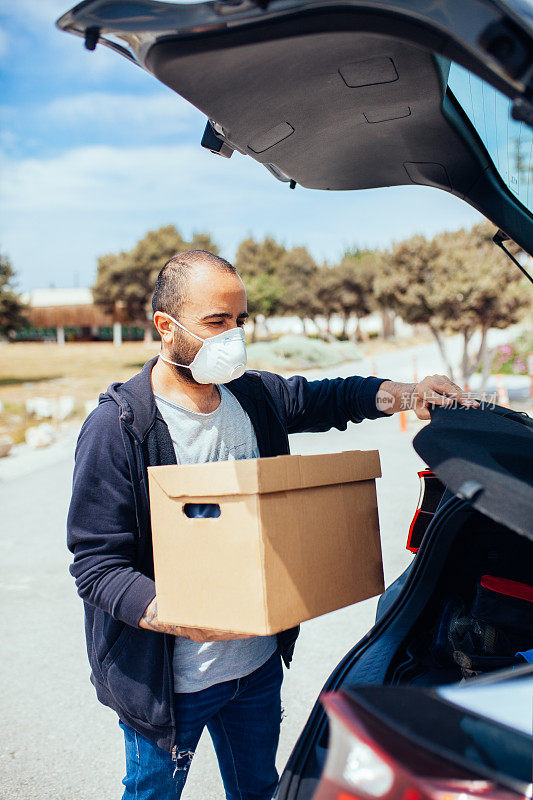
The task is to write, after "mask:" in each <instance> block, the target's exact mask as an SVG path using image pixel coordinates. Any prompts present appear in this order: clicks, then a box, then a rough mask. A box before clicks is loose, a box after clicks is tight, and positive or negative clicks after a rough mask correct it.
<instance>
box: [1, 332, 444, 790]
mask: <svg viewBox="0 0 533 800" xmlns="http://www.w3.org/2000/svg"><path fill="white" fill-rule="evenodd" d="M417 353H418V356H419V365H420V372H422V371H424V370H426V371H432V372H433V371H440V369H441V368H440V366H439V362H438V358H437V355H436V352H435V350H434V348H433V350H432V348H431V347H430V346H426V345H425V346H424V347H423V348H419V349H418V350H417ZM380 361H381V362H382V364H383V366H382V367H380V371H381V373H382V374H383V372H384V374H385V375H386V376H387V377H389V376H390V377H398V378H401V377H402V375H403V376H404V377H405V378H406V379H407V378H410V374H409V368H410V365H411V364H412V353H409V352H405V351H403V352H398V353H396V354H390V355H387V356H386V357H382V358H381V359H380ZM366 366H367V365H365V364H364V363H362V362H358V363H357V364H355V365H349V366H347V367H346V369H344V370H343V372H344V373H345V374H349V373H350V372H352V374H353V372H359V373H360V372H363V374H364V373H365V371H366V369H365V368H366ZM418 427H419V425H418V423H417V422H416V421H412V422H411V430H410V432H409V433H400V431H399V426H398V420H397V418H392V419H380V420H376V421H373V422H370V421H367V422H364V423H362V424H361V425H350V426H349V428H348V430H347V431H346V432H339V431H333V432H329V433H326V434H303V435H297V436H293V437H292V449H293V452H295V453H312V452H313V453H319V452H332V451H339V450H347V449H374V448H379V450H380V453H381V459H382V470H383V477H382V478H381V480H379V481H378V503H379V508H380V519H381V530H382V542H383V554H384V564H385V577H386V582H387V584H388V583H390V582H391V581H392V580H394V578H395V577H396V576H397V575H399V574H400V572H401V571H402V570H403V569H404V568H405V566H407V564H408V563H409V561H410V559H411V556H410V554H409V553H407V551H406V550H405V540H406V533H407V528H408V525H409V522H410V519H411V517H412V514H413V510H414V507H415V505H416V501H417V497H418V478H417V476H416V472H417V470H418V469H420V468H421V466H423V465H422V463H421V462H420V460H419V459H418V457H417V456H416V454H415V453H414V451H413V449H412V447H411V438H412V434H413V433H415V432H416V430H417V429H418ZM54 454H55V455H54ZM25 459H26V460H25V461H24V459H19V460H18V462H16V463H17V468H16V470H15V471H14V477H12V478H11V479H9V478H8V477H7V473H8V470H7V468H6V466H7V461H6V462H4V463H3V464H2V471H1V474H0V481H1V482H0V508H1V520H2V533H1V542H2V559H1V561H0V564H1V566H0V570H1V580H0V603H1V605H0V607H1V609H2V613H1V615H0V636H1V641H2V644H3V648H2V659H1V662H0V663H1V686H2V695H3V708H2V714H1V715H0V796H1V797H2V798H5V800H15V799H16V800H29V798H39V800H96V799H97V800H118V798H119V797H120V796H121V784H120V781H121V779H122V775H123V757H122V747H123V743H122V734H121V732H120V730H119V728H118V726H117V723H116V718H115V715H114V714H113V712H111V711H109V710H108V709H105V708H104V707H103V706H100V705H99V704H98V703H97V701H96V699H95V697H94V694H93V689H92V686H91V685H90V683H89V680H88V667H87V663H86V657H85V650H84V648H85V644H84V639H83V631H82V607H81V602H80V601H79V599H78V598H77V596H76V594H75V591H74V585H73V582H72V579H71V578H70V576H69V574H68V563H69V560H70V558H69V554H68V552H67V551H66V548H65V543H64V541H65V515H66V509H67V505H68V500H69V492H70V480H71V472H72V442H71V441H66V442H64V443H63V444H62V445H60V446H57V447H56V449H55V450H54V451H53V452H51V453H50V454H49V455H47V456H46V457H44V456H41V455H37V456H36V457H35V460H34V461H32V463H30V464H28V456H27V455H26V457H25ZM375 606H376V600H375V599H372V600H367V601H365V602H363V603H359V604H358V605H355V606H352V607H350V608H348V609H343V610H341V611H336V612H334V613H332V614H328V615H326V616H324V617H321V618H319V619H317V620H313V621H310V622H307V623H304V625H303V626H302V633H301V636H300V639H299V641H298V643H297V647H296V652H295V658H294V661H293V665H292V666H291V669H290V670H288V671H286V675H285V682H284V690H283V703H284V707H285V710H286V713H287V716H286V718H285V720H284V721H283V724H282V732H281V741H280V747H279V753H278V756H279V763H278V765H279V768H280V769H281V768H282V767H283V765H284V763H285V762H286V759H287V757H288V755H289V753H290V751H291V749H292V747H293V745H294V743H295V741H296V739H297V736H298V733H299V731H300V729H301V727H302V725H303V724H304V722H305V720H306V718H307V715H308V713H309V711H310V709H311V707H312V705H313V703H314V701H315V698H316V697H317V695H318V693H319V691H320V689H321V687H322V685H323V683H324V681H325V679H326V678H327V676H328V674H329V673H330V672H331V670H332V668H333V667H334V666H335V664H336V663H337V662H338V661H339V659H340V658H341V657H342V656H343V655H344V653H345V652H346V651H347V650H348V649H349V648H350V647H352V646H353V644H354V643H355V642H356V641H358V639H359V638H360V637H361V636H362V635H363V634H364V633H365V632H366V631H367V630H368V628H370V627H371V625H372V621H373V617H374V613H375ZM222 797H223V792H222V786H221V781H220V778H219V776H218V770H217V766H216V760H215V755H214V752H213V749H212V746H211V743H210V740H209V738H208V737H207V736H205V737H203V738H202V740H201V742H200V746H199V748H198V752H197V755H196V757H195V759H194V761H193V766H192V768H191V772H190V776H189V780H188V784H187V787H186V790H185V792H184V794H183V798H184V800H216V799H217V798H222Z"/></svg>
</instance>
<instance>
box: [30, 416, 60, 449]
mask: <svg viewBox="0 0 533 800" xmlns="http://www.w3.org/2000/svg"><path fill="white" fill-rule="evenodd" d="M55 438H56V435H55V431H54V429H53V428H52V426H51V425H50V423H48V422H42V423H41V424H40V425H37V426H36V427H34V428H28V430H27V431H26V442H27V444H28V445H29V446H30V447H34V448H39V447H48V445H50V444H52V443H53V442H54V440H55Z"/></svg>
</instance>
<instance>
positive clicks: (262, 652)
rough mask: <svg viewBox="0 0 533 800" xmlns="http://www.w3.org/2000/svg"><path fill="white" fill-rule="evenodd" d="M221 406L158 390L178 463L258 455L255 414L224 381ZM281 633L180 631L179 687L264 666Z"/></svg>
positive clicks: (201, 685) (193, 688) (192, 688)
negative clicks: (206, 406)
mask: <svg viewBox="0 0 533 800" xmlns="http://www.w3.org/2000/svg"><path fill="white" fill-rule="evenodd" d="M218 389H219V391H220V405H219V406H218V408H216V409H215V410H214V411H211V413H209V414H201V413H200V412H197V411H190V410H189V409H188V408H183V406H179V405H177V404H176V403H173V402H172V401H171V400H168V399H167V398H166V397H161V396H160V395H158V394H155V393H154V396H155V402H156V404H157V407H158V409H159V411H160V412H161V416H162V417H163V419H164V420H165V422H166V423H167V425H168V429H169V431H170V437H171V439H172V443H173V445H174V450H175V452H176V459H177V462H178V464H201V463H205V462H206V461H235V460H236V459H238V458H258V457H259V450H258V447H257V440H256V437H255V432H254V429H253V427H252V423H251V422H250V418H249V416H248V414H247V413H246V411H245V410H244V409H243V407H242V406H241V404H240V403H239V402H238V400H237V399H236V398H235V397H234V396H233V395H232V393H231V392H230V391H229V389H226V387H225V386H222V385H221V386H218ZM276 647H277V640H276V636H275V635H273V636H254V637H251V638H249V639H231V640H228V641H220V642H193V641H191V640H190V639H186V638H185V637H182V636H176V638H175V642H174V691H175V692H198V691H200V690H201V689H206V688H207V687H208V686H213V685H214V684H215V683H222V681H229V680H233V679H234V678H241V677H243V676H244V675H248V674H249V673H250V672H253V670H254V669H257V668H258V667H261V666H262V665H263V664H264V663H266V661H268V659H269V658H270V656H271V655H272V653H273V652H274V651H275V650H276Z"/></svg>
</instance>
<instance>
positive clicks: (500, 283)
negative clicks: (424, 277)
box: [436, 223, 531, 384]
mask: <svg viewBox="0 0 533 800" xmlns="http://www.w3.org/2000/svg"><path fill="white" fill-rule="evenodd" d="M494 233H495V229H494V226H492V225H491V224H490V223H480V224H479V225H475V226H474V227H473V228H471V229H470V230H460V231H456V232H454V233H444V234H441V235H440V236H438V237H436V239H437V242H438V244H439V246H440V248H441V255H440V256H439V258H438V259H437V262H436V264H437V267H438V268H439V269H442V271H443V272H444V273H445V274H446V275H447V281H448V284H449V299H448V303H447V305H446V306H445V308H444V309H443V315H444V318H443V327H444V328H445V330H446V331H447V332H450V333H459V334H461V336H462V338H463V353H462V359H461V377H462V380H463V382H465V383H467V382H468V380H469V378H470V377H471V375H472V374H473V373H474V372H475V371H476V370H477V369H478V368H479V367H480V366H481V367H482V372H483V384H485V383H486V380H487V378H488V375H489V366H490V361H491V354H490V352H489V350H488V347H487V336H488V332H489V330H490V329H491V328H507V327H508V326H509V325H513V324H515V323H517V322H519V321H520V320H521V319H522V317H523V316H524V314H525V313H526V312H527V310H528V309H530V308H531V294H530V292H529V291H528V287H527V286H526V283H525V279H524V278H523V276H522V274H521V272H520V270H518V269H517V268H516V267H515V266H514V265H513V264H512V262H511V261H510V259H509V258H508V257H507V256H506V255H505V253H503V252H502V251H501V250H500V249H499V248H498V247H496V246H495V245H494V242H493V241H492V237H493V236H494ZM511 249H512V250H514V251H515V253H516V250H517V248H516V246H514V245H512V246H511ZM476 331H479V332H480V344H479V347H478V348H477V349H476V350H475V351H474V352H472V351H471V343H472V338H473V336H474V333H475V332H476Z"/></svg>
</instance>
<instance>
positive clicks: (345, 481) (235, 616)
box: [148, 450, 384, 635]
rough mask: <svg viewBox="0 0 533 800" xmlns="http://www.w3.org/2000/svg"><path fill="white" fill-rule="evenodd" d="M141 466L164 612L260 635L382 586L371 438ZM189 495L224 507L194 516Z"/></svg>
mask: <svg viewBox="0 0 533 800" xmlns="http://www.w3.org/2000/svg"><path fill="white" fill-rule="evenodd" d="M148 475H149V490H150V504H151V514H152V537H153V549H154V565H155V582H156V592H157V610H158V616H159V618H160V620H161V621H163V622H172V623H175V624H178V625H184V626H188V627H195V628H213V629H217V630H227V631H232V632H236V633H251V634H260V635H265V634H270V633H277V632H278V631H281V630H286V629H287V628H290V627H292V626H293V625H296V624H297V623H299V622H303V621H304V620H307V619H311V618H313V617H317V616H319V615H321V614H325V613H326V612H328V611H333V610H335V609H337V608H343V607H344V606H348V605H351V604H352V603H356V602H358V601H359V600H364V599H365V598H367V597H373V596H374V595H377V594H380V593H381V592H383V589H384V584H383V565H382V560H381V543H380V538H379V523H378V511H377V501H376V487H375V478H377V477H380V475H381V470H380V463H379V453H378V451H377V450H370V451H368V452H364V451H360V450H355V451H350V452H343V453H334V454H330V455H313V456H299V455H294V456H277V457H275V458H257V459H255V458H254V459H241V460H237V461H217V462H209V463H207V464H191V465H184V466H176V465H173V466H161V467H149V468H148ZM189 503H213V504H216V505H217V506H218V507H219V508H220V516H218V517H216V518H209V519H190V518H188V517H187V516H186V513H187V511H188V508H187V504H189Z"/></svg>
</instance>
